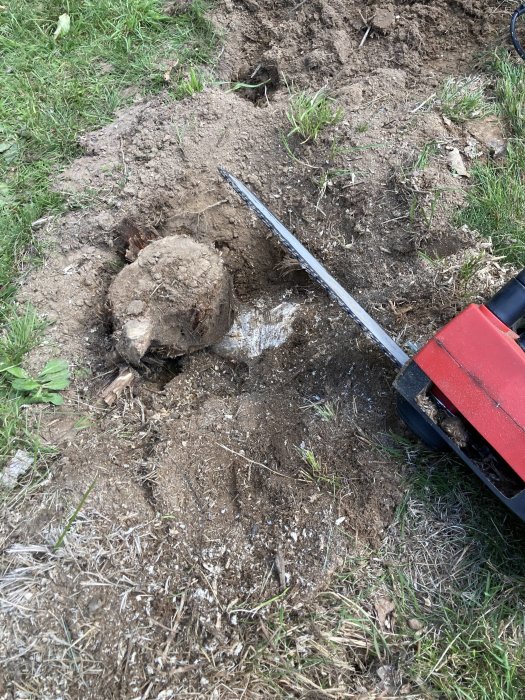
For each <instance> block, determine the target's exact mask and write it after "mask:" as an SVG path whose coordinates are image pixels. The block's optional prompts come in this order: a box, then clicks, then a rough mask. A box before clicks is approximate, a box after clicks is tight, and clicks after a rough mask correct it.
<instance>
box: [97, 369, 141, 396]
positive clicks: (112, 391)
mask: <svg viewBox="0 0 525 700" xmlns="http://www.w3.org/2000/svg"><path fill="white" fill-rule="evenodd" d="M134 380H135V373H134V372H133V370H132V369H130V368H129V367H127V368H126V369H125V370H123V371H122V372H121V373H120V374H119V376H118V377H117V378H116V379H114V380H113V381H112V382H111V384H110V385H109V386H107V387H106V388H105V389H104V391H103V392H102V393H101V395H100V396H101V398H102V400H103V401H104V402H105V403H106V404H107V405H108V406H112V405H113V404H114V403H115V401H116V400H117V399H118V397H119V396H120V395H121V394H122V392H123V391H124V389H126V388H127V387H128V386H131V385H132V384H133V382H134Z"/></svg>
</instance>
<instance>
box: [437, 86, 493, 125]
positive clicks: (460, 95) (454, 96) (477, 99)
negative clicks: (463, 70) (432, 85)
mask: <svg viewBox="0 0 525 700" xmlns="http://www.w3.org/2000/svg"><path fill="white" fill-rule="evenodd" d="M439 102H440V105H441V111H442V113H443V114H444V115H445V116H446V117H448V118H449V119H451V120H452V121H453V122H456V123H457V124H460V123H462V122H466V121H470V120H471V119H482V118H483V117H486V116H488V115H489V114H493V113H494V111H495V106H494V104H492V103H490V102H489V101H488V100H487V98H486V97H485V80H484V78H482V77H480V76H470V77H467V78H448V79H447V80H446V81H445V83H444V85H443V87H442V88H441V92H440V95H439Z"/></svg>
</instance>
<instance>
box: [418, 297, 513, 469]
mask: <svg viewBox="0 0 525 700" xmlns="http://www.w3.org/2000/svg"><path fill="white" fill-rule="evenodd" d="M517 337H518V336H517V335H516V333H514V331H512V330H511V329H510V328H508V327H507V326H506V325H505V324H504V323H502V322H501V321H500V320H499V319H498V318H497V317H496V316H495V315H494V314H493V313H492V312H491V311H490V310H489V309H488V308H487V307H486V306H484V305H480V306H478V305H476V304H471V305H470V306H468V307H467V308H466V309H465V310H464V311H462V312H461V313H460V314H459V315H458V316H456V317H455V318H454V319H453V320H452V321H450V323H448V324H447V325H446V326H445V327H444V328H442V329H441V330H440V331H439V332H438V333H436V335H435V336H434V337H433V338H432V340H430V341H429V342H428V343H427V344H426V345H425V346H424V347H423V348H422V349H421V350H420V351H419V352H418V353H417V354H416V355H415V356H414V362H415V363H416V364H417V365H418V366H419V367H420V368H421V369H422V370H423V372H424V373H425V374H426V375H427V376H428V377H429V379H430V380H431V381H432V383H433V384H434V385H435V386H436V387H437V388H438V389H439V391H440V392H442V394H443V395H444V396H445V397H446V399H448V401H450V403H451V404H452V405H453V406H454V408H455V409H456V410H457V411H458V413H459V414H461V416H462V417H463V418H464V419H465V420H466V421H467V422H468V423H470V425H472V426H473V427H474V428H475V430H476V431H477V432H478V433H479V434H480V435H482V436H483V438H484V439H485V440H486V441H487V442H488V443H489V445H490V446H491V447H492V449H493V450H494V451H495V452H496V453H498V454H499V455H500V457H501V458H502V459H503V460H504V461H505V462H506V463H507V464H508V465H509V466H510V467H511V468H512V470H513V471H514V472H515V473H516V474H517V475H518V476H519V477H520V478H521V479H522V480H523V481H525V351H524V350H523V349H522V348H521V347H520V346H519V345H518V344H517V342H516V339H517Z"/></svg>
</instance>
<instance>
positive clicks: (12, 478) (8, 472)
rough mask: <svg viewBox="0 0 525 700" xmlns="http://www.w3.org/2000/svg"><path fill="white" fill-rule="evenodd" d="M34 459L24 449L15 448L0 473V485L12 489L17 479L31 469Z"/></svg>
mask: <svg viewBox="0 0 525 700" xmlns="http://www.w3.org/2000/svg"><path fill="white" fill-rule="evenodd" d="M34 461H35V460H34V458H33V457H32V456H31V455H30V454H29V453H28V452H26V451H25V450H17V451H16V452H15V455H14V457H12V458H11V459H10V460H9V462H8V463H7V464H6V466H5V467H4V469H3V471H2V473H1V474H0V487H2V486H3V488H5V489H14V487H15V486H16V484H17V481H18V479H19V478H20V477H21V476H23V475H24V474H25V473H26V472H28V471H29V470H30V469H31V466H32V464H33V462H34Z"/></svg>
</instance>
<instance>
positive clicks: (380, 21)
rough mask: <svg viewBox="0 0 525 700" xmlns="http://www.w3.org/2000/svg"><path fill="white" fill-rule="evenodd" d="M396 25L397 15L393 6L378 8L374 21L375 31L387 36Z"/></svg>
mask: <svg viewBox="0 0 525 700" xmlns="http://www.w3.org/2000/svg"><path fill="white" fill-rule="evenodd" d="M395 23H396V15H395V12H394V8H393V6H392V5H386V6H385V7H378V8H376V11H375V13H374V19H373V20H372V27H373V28H374V29H377V30H378V31H380V32H382V33H383V34H386V33H387V32H389V31H390V30H391V29H392V27H393V26H394V24H395Z"/></svg>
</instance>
